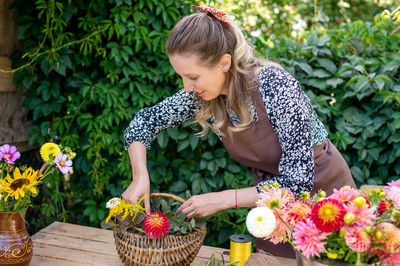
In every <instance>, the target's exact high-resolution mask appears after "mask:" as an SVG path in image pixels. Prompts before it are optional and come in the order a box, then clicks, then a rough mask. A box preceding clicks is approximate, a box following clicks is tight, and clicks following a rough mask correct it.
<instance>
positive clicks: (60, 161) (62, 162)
mask: <svg viewBox="0 0 400 266" xmlns="http://www.w3.org/2000/svg"><path fill="white" fill-rule="evenodd" d="M54 162H55V163H56V166H57V167H58V169H60V171H61V173H63V174H66V173H68V171H69V170H71V169H72V161H71V160H68V155H66V154H63V153H58V154H56V156H55V158H54Z"/></svg>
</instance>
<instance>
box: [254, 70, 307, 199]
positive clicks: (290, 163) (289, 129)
mask: <svg viewBox="0 0 400 266" xmlns="http://www.w3.org/2000/svg"><path fill="white" fill-rule="evenodd" d="M258 79H259V84H260V86H259V89H260V92H261V95H262V99H263V102H264V104H265V108H266V111H267V114H268V117H269V119H270V122H271V125H272V127H273V128H274V130H275V132H276V134H277V135H278V139H279V143H280V145H281V149H282V155H281V159H280V162H279V172H280V173H281V174H282V175H281V176H274V177H273V178H272V179H270V180H267V181H262V182H260V183H259V184H257V190H258V191H259V192H261V191H262V186H263V185H265V184H271V183H273V182H277V183H279V184H280V186H281V187H284V188H288V189H290V190H291V191H292V192H293V193H294V194H295V195H296V196H299V195H300V194H301V192H303V191H308V192H310V191H311V190H312V188H313V185H314V156H313V149H312V132H311V130H312V110H313V109H312V106H311V103H310V100H309V98H308V97H307V96H306V95H305V93H304V92H303V90H302V88H301V86H300V83H299V82H298V81H297V80H295V79H294V78H293V77H292V76H291V75H290V74H288V73H287V72H285V71H284V70H282V69H280V68H278V67H268V68H264V69H262V70H261V72H260V74H259V77H258Z"/></svg>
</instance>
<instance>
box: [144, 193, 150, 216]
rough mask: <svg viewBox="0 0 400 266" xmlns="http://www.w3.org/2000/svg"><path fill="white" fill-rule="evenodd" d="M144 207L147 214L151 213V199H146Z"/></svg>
mask: <svg viewBox="0 0 400 266" xmlns="http://www.w3.org/2000/svg"><path fill="white" fill-rule="evenodd" d="M144 207H145V208H146V214H149V213H150V197H146V198H144Z"/></svg>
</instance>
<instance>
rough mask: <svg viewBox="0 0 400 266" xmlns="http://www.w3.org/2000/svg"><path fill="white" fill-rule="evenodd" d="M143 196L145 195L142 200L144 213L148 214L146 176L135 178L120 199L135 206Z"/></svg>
mask: <svg viewBox="0 0 400 266" xmlns="http://www.w3.org/2000/svg"><path fill="white" fill-rule="evenodd" d="M144 195H147V196H146V197H145V198H144V200H143V203H144V207H145V208H146V213H150V198H149V196H150V180H149V176H148V175H147V176H142V177H135V178H134V179H133V181H132V183H131V184H130V185H129V187H128V188H127V189H126V190H125V191H124V193H122V198H123V199H124V200H125V201H127V202H129V203H131V204H133V205H136V204H137V203H138V201H139V200H140V199H141V198H142V197H143V196H144Z"/></svg>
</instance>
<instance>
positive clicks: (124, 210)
mask: <svg viewBox="0 0 400 266" xmlns="http://www.w3.org/2000/svg"><path fill="white" fill-rule="evenodd" d="M142 201H143V198H142V199H141V200H140V201H139V202H138V204H136V205H132V204H130V203H128V202H126V201H124V200H122V199H121V198H113V199H111V200H109V201H108V202H107V208H109V216H108V217H107V219H106V220H105V221H104V223H103V227H110V226H111V227H116V226H121V225H123V226H125V227H128V228H129V229H130V230H131V231H132V232H135V233H140V234H148V232H146V230H145V228H144V226H143V223H144V220H145V218H146V216H149V215H152V214H161V215H162V216H163V217H164V216H165V217H166V218H167V219H168V223H169V229H168V231H167V233H168V234H174V235H185V234H188V233H192V232H194V231H198V230H199V228H201V227H203V226H205V225H206V221H205V219H194V218H187V217H186V216H185V215H184V214H183V213H182V212H179V213H177V212H176V209H177V208H178V207H179V203H178V202H173V201H171V200H169V201H168V202H167V201H166V200H165V199H160V198H153V199H152V200H151V213H150V214H146V213H145V209H144V208H143V207H142V206H141V203H142ZM148 235H149V234H148Z"/></svg>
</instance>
